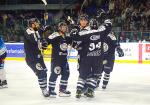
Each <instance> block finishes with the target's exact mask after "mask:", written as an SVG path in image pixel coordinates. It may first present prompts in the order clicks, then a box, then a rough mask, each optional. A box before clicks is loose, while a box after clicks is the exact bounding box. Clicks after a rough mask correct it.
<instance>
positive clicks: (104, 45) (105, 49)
mask: <svg viewBox="0 0 150 105" xmlns="http://www.w3.org/2000/svg"><path fill="white" fill-rule="evenodd" d="M103 49H104V52H107V51H108V49H109V46H108V44H107V43H104V44H103Z"/></svg>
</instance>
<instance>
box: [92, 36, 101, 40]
mask: <svg viewBox="0 0 150 105" xmlns="http://www.w3.org/2000/svg"><path fill="white" fill-rule="evenodd" d="M98 39H100V35H92V36H91V37H90V40H98Z"/></svg>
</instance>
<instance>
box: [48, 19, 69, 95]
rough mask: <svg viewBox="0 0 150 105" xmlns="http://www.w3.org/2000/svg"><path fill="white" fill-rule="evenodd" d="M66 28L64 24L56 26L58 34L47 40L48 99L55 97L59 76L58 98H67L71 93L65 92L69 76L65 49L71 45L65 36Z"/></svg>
mask: <svg viewBox="0 0 150 105" xmlns="http://www.w3.org/2000/svg"><path fill="white" fill-rule="evenodd" d="M67 30H68V26H67V24H66V23H65V22H60V23H59V24H58V32H54V33H53V34H52V35H50V36H49V37H48V39H47V42H48V43H49V44H52V56H51V58H52V59H51V75H50V78H49V93H50V97H56V95H57V94H56V92H55V86H56V80H57V77H58V76H59V75H61V79H60V84H59V96H60V97H68V96H70V95H71V92H70V91H68V90H67V85H68V78H69V75H70V71H69V65H68V61H67V54H68V53H67V48H68V45H69V44H71V43H72V41H71V38H70V37H68V36H67Z"/></svg>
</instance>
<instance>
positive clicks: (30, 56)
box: [24, 18, 49, 97]
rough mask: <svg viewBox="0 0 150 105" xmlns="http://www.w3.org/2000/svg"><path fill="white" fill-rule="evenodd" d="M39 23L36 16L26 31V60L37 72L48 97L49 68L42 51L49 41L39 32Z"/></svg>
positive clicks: (45, 95) (42, 88) (43, 90)
mask: <svg viewBox="0 0 150 105" xmlns="http://www.w3.org/2000/svg"><path fill="white" fill-rule="evenodd" d="M39 25H40V24H39V22H38V20H37V19H36V18H31V19H30V20H29V27H28V28H27V29H26V31H25V38H24V50H25V60H26V63H27V65H28V66H29V67H30V68H31V69H32V70H33V72H34V73H35V74H36V76H37V78H38V82H39V86H40V88H41V90H42V93H43V95H44V97H48V96H49V93H48V91H47V68H46V66H45V63H44V60H43V55H42V52H41V50H42V49H45V48H46V47H47V43H46V41H45V40H44V39H43V38H42V35H40V34H39V32H38V29H39V27H40V26H39ZM42 46H43V47H42Z"/></svg>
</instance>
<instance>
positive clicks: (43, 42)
mask: <svg viewBox="0 0 150 105" xmlns="http://www.w3.org/2000/svg"><path fill="white" fill-rule="evenodd" d="M47 46H48V43H47V41H46V40H45V39H43V40H42V49H43V50H46V49H47Z"/></svg>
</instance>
